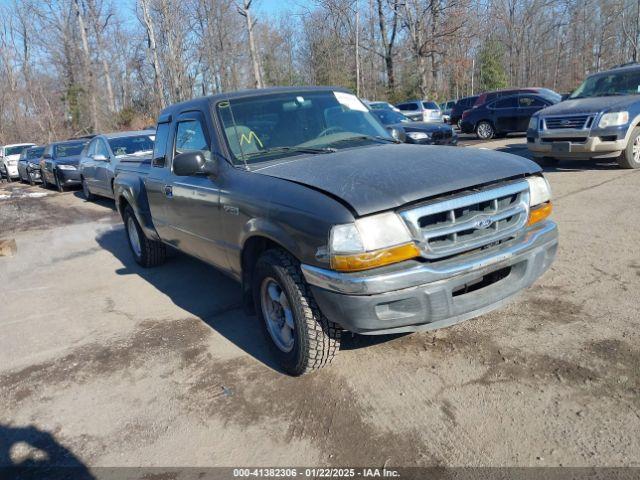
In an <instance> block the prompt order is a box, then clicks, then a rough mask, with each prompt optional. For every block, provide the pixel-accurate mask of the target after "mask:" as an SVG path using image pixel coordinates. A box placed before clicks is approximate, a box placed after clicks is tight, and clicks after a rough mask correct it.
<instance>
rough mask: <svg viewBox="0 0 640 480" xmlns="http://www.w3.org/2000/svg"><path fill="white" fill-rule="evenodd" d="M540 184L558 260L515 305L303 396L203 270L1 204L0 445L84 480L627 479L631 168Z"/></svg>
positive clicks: (343, 363) (73, 221)
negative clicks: (160, 469)
mask: <svg viewBox="0 0 640 480" xmlns="http://www.w3.org/2000/svg"><path fill="white" fill-rule="evenodd" d="M522 141H523V140H522V138H516V139H508V140H506V141H500V142H491V143H488V144H484V145H483V144H476V145H475V146H481V147H484V148H498V149H502V150H505V151H510V152H514V153H524V152H526V150H525V149H524V148H523V143H522ZM548 178H549V179H550V182H551V184H552V187H553V190H554V194H555V206H556V210H555V213H554V217H555V219H556V221H557V222H558V224H559V227H560V232H561V246H560V251H559V256H558V260H557V262H556V263H555V264H554V266H553V268H552V269H551V270H550V271H549V272H548V273H547V274H546V275H545V276H544V277H543V278H542V279H540V280H539V281H538V282H537V284H536V285H535V286H534V287H532V288H531V289H530V290H528V291H527V292H526V293H524V294H523V295H522V296H521V297H519V299H518V300H517V301H515V302H514V303H512V304H511V305H510V306H508V307H507V308H504V309H502V310H500V311H497V312H494V313H492V314H489V315H485V316H483V317H481V318H478V319H475V320H472V321H468V322H466V323H463V324H461V325H458V326H455V327H452V328H449V329H445V330H441V331H437V332H435V333H421V334H414V335H406V336H393V337H389V336H387V337H355V338H352V337H351V336H350V335H349V336H347V338H346V339H345V341H344V346H343V351H342V352H341V353H340V355H339V356H338V358H337V360H336V362H335V363H334V364H333V365H332V366H331V367H330V368H328V369H325V370H324V371H321V372H319V373H317V374H314V375H311V376H307V377H304V378H290V377H288V376H285V375H283V374H281V373H280V372H279V371H278V370H277V369H276V368H275V366H274V365H273V362H272V360H271V358H270V356H269V353H268V350H267V349H266V345H265V344H264V342H263V339H262V336H261V335H260V332H259V330H258V328H259V326H258V325H257V322H256V321H255V319H254V318H252V317H247V316H245V315H244V314H243V312H242V310H241V308H240V307H239V305H240V297H239V291H238V290H239V289H238V287H237V285H235V284H234V283H232V282H231V281H230V280H228V279H226V278H225V277H223V276H222V275H220V274H218V273H217V272H216V271H215V270H214V269H212V268H210V267H208V266H206V265H204V264H202V263H199V262H198V261H196V260H193V259H190V258H187V257H185V256H183V255H178V256H176V257H175V258H172V259H171V260H170V261H169V262H168V263H167V264H166V265H164V266H162V267H160V268H157V269H152V270H144V269H141V268H139V267H138V266H137V265H136V264H135V263H134V261H133V259H132V257H131V255H130V253H129V250H128V247H127V244H126V240H125V235H124V231H123V229H122V226H121V223H120V219H119V218H118V216H117V214H116V213H115V211H114V210H113V209H112V207H111V206H110V202H108V201H101V202H99V203H87V202H84V201H83V200H82V199H81V198H80V195H79V194H78V192H68V193H64V194H58V193H55V192H53V191H51V192H49V194H48V195H47V196H44V197H36V198H29V197H28V196H25V195H26V194H28V193H33V192H43V190H42V189H41V188H39V187H28V186H25V185H17V184H12V185H10V186H6V185H3V186H0V238H5V239H6V238H14V239H15V240H16V242H17V255H16V256H14V257H10V258H0V291H1V293H0V298H1V300H0V328H1V331H2V335H1V336H0V405H2V408H0V439H4V440H3V441H0V443H2V444H3V445H4V446H5V448H7V447H9V449H10V452H9V457H10V458H11V459H12V461H14V462H16V461H21V460H23V459H25V458H27V457H29V456H35V457H37V455H39V453H38V452H34V451H33V450H30V449H29V448H28V447H27V446H26V444H29V443H31V444H32V445H33V444H37V442H35V441H34V439H40V440H41V442H40V443H39V445H40V446H41V447H40V448H43V449H44V450H46V448H44V447H42V445H45V446H46V445H51V444H54V445H56V447H55V448H51V449H50V452H49V455H50V457H51V460H52V461H53V462H54V463H56V462H79V463H81V464H85V465H89V466H122V465H126V466H140V465H144V466H174V465H175V466H182V465H192V466H209V465H226V466H233V465H336V466H344V465H357V466H378V467H381V466H382V465H385V464H386V465H394V466H423V465H430V466H433V465H438V466H479V465H483V466H514V465H517V466H546V465H556V466H557V465H565V466H585V465H589V466H593V465H608V466H622V465H633V466H640V436H639V435H638V432H639V431H640V347H639V345H640V295H639V294H638V292H640V229H639V228H638V225H639V224H640V208H639V206H640V171H628V170H626V171H625V170H619V169H617V167H616V166H615V164H608V163H598V164H595V163H589V162H563V163H562V164H561V165H560V167H559V168H557V169H552V170H550V171H549V172H548ZM43 439H44V440H43ZM20 442H22V443H20ZM24 442H26V443H24ZM5 453H6V452H5Z"/></svg>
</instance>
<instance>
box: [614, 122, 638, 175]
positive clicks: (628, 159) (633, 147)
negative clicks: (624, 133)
mask: <svg viewBox="0 0 640 480" xmlns="http://www.w3.org/2000/svg"><path fill="white" fill-rule="evenodd" d="M618 165H620V167H622V168H640V127H635V128H634V129H633V131H632V132H631V138H629V143H627V148H625V149H624V151H623V152H622V154H621V155H620V157H618Z"/></svg>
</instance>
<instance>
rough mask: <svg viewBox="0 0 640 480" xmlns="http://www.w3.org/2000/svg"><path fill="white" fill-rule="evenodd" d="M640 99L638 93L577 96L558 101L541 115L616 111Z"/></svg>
mask: <svg viewBox="0 0 640 480" xmlns="http://www.w3.org/2000/svg"><path fill="white" fill-rule="evenodd" d="M638 101H640V96H638V95H624V96H621V97H591V98H576V99H575V100H565V101H564V102H560V103H556V104H555V105H551V106H550V107H547V108H545V109H544V110H541V111H540V115H571V114H573V113H597V112H601V111H616V110H618V109H623V108H625V107H626V106H628V105H629V104H631V103H634V102H638Z"/></svg>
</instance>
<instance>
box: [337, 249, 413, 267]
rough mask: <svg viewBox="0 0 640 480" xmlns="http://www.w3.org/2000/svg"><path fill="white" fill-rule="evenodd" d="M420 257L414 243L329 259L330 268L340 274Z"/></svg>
mask: <svg viewBox="0 0 640 480" xmlns="http://www.w3.org/2000/svg"><path fill="white" fill-rule="evenodd" d="M419 255H420V250H419V249H418V247H417V246H416V245H415V243H406V244H404V245H398V246H396V247H390V248H383V249H380V250H374V251H372V252H364V253H354V254H351V255H334V256H332V257H331V268H333V269H334V270H338V271H340V272H357V271H360V270H368V269H370V268H376V267H382V266H383V265H389V264H391V263H398V262H402V261H403V260H409V259H411V258H415V257H417V256H419Z"/></svg>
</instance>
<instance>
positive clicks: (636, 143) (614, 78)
mask: <svg viewBox="0 0 640 480" xmlns="http://www.w3.org/2000/svg"><path fill="white" fill-rule="evenodd" d="M527 146H528V147H529V150H530V151H531V152H532V153H533V156H534V158H535V159H536V160H537V161H538V162H539V163H541V164H545V165H553V164H555V163H557V162H558V160H559V159H591V158H615V159H617V161H618V164H619V165H620V166H621V167H622V168H640V64H632V65H625V66H622V67H618V68H614V69H612V70H608V71H605V72H600V73H596V74H593V75H590V76H589V77H587V78H586V80H585V81H584V82H583V83H582V85H580V86H579V87H578V88H577V89H576V90H575V91H574V92H573V93H572V94H571V95H570V96H569V97H568V98H567V99H566V100H565V101H563V102H561V103H558V104H557V105H553V106H551V107H548V108H545V109H544V110H540V111H539V112H538V113H537V114H536V115H534V116H533V117H531V121H530V122H529V128H528V130H527Z"/></svg>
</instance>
